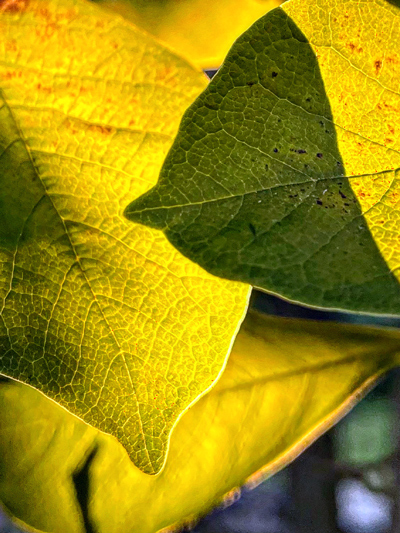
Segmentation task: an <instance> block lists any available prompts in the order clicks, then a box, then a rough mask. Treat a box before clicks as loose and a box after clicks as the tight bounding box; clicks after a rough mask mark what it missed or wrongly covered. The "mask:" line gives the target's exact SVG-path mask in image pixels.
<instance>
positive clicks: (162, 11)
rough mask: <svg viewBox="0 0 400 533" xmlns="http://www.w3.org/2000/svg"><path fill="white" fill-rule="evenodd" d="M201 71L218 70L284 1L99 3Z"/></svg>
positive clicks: (100, 0) (105, 0)
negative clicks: (250, 31) (238, 42)
mask: <svg viewBox="0 0 400 533" xmlns="http://www.w3.org/2000/svg"><path fill="white" fill-rule="evenodd" d="M98 3H99V5H101V6H103V7H106V8H108V9H112V10H113V11H116V12H118V13H120V14H121V15H123V16H124V17H125V18H127V19H128V20H131V21H132V22H134V24H136V25H137V26H139V27H141V28H143V29H145V30H146V31H148V32H150V33H151V34H152V35H154V36H155V37H157V38H158V39H161V40H162V41H163V42H165V43H166V44H168V45H169V46H171V47H172V48H173V49H174V50H176V51H177V52H178V53H179V54H180V55H181V56H183V57H187V58H188V59H190V60H191V61H192V62H193V63H194V64H195V65H198V66H199V67H201V68H211V67H219V66H220V65H221V63H222V61H223V60H224V58H225V56H226V54H227V53H228V50H229V48H230V47H231V46H232V44H233V42H234V41H235V39H236V38H237V37H239V35H241V34H242V33H243V32H244V31H245V30H247V28H248V27H249V26H250V25H251V24H253V22H255V21H256V20H257V19H258V18H260V17H261V16H262V15H265V13H267V11H269V10H270V9H273V8H274V7H277V6H278V5H279V4H280V3H281V0H219V1H218V2H209V1H207V0H163V1H160V0H98Z"/></svg>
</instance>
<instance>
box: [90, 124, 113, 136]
mask: <svg viewBox="0 0 400 533" xmlns="http://www.w3.org/2000/svg"><path fill="white" fill-rule="evenodd" d="M88 130H89V131H94V132H96V133H102V134H103V135H110V134H111V133H114V131H115V128H113V127H111V126H99V125H98V124H90V125H89V126H88Z"/></svg>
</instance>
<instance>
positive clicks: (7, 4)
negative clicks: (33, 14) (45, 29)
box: [0, 0, 29, 14]
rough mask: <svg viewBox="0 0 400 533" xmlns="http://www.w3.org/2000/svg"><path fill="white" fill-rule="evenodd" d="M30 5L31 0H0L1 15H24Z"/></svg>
mask: <svg viewBox="0 0 400 533" xmlns="http://www.w3.org/2000/svg"><path fill="white" fill-rule="evenodd" d="M28 5H29V0H0V13H11V14H17V13H23V12H24V11H26V8H27V7H28Z"/></svg>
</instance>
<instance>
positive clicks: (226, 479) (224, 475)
mask: <svg viewBox="0 0 400 533" xmlns="http://www.w3.org/2000/svg"><path fill="white" fill-rule="evenodd" d="M399 348H400V333H399V332H397V331H395V330H384V329H382V330H379V329H374V328H368V327H359V326H343V325H337V324H336V325H335V324H330V323H317V322H312V321H305V320H296V319H282V318H273V317H268V316H263V315H260V314H256V313H254V312H251V313H249V315H248V316H247V318H246V320H245V322H244V324H243V326H242V329H241V331H240V333H239V335H238V337H237V339H236V342H235V345H234V348H233V351H232V354H231V356H230V358H229V361H228V364H227V367H226V369H225V372H224V373H223V375H222V377H221V379H220V380H219V382H218V383H217V385H216V386H215V387H214V388H213V389H212V390H211V391H210V392H209V393H208V394H206V395H205V396H203V397H202V398H201V399H200V400H199V401H198V402H197V403H196V404H195V405H194V406H193V407H192V408H191V409H189V410H188V411H187V412H186V413H185V414H184V416H183V417H182V418H181V419H180V421H179V422H178V424H177V426H176V428H175V429H174V431H173V433H172V437H171V443H170V450H169V454H168V458H167V461H166V465H165V468H164V469H163V470H162V472H161V473H160V474H158V475H157V476H148V475H146V474H144V473H143V472H141V471H140V470H139V469H137V468H136V467H135V466H134V465H133V464H132V463H131V462H130V461H129V458H128V456H127V454H126V452H125V451H124V449H123V448H122V446H121V445H119V444H118V443H117V442H116V441H115V440H114V439H113V438H112V437H109V436H106V435H104V434H102V433H100V432H98V431H96V430H95V429H93V428H91V427H90V426H87V425H86V424H84V423H83V422H81V421H80V420H78V419H77V418H75V417H74V416H72V415H71V414H69V413H68V412H66V411H64V410H63V409H61V408H59V407H58V406H57V405H56V404H55V403H54V402H51V401H50V400H48V399H47V398H45V397H44V396H43V395H41V394H39V393H38V392H37V391H34V390H33V389H31V388H29V387H27V386H25V385H21V384H18V383H16V382H12V381H9V382H7V383H2V384H1V386H0V414H1V418H2V424H1V431H0V474H1V475H0V499H1V501H2V502H3V503H4V505H5V507H6V508H7V509H8V511H9V512H10V514H11V515H13V516H14V517H16V518H17V519H19V520H21V521H23V522H24V523H26V524H29V525H30V526H31V527H35V528H36V529H37V530H39V531H46V532H47V533H65V532H66V531H68V532H69V533H83V532H84V528H83V522H84V521H85V523H86V531H96V532H97V533H120V532H122V531H123V532H124V533H155V532H156V531H158V530H159V529H161V528H164V527H167V526H170V525H171V524H176V523H182V521H183V520H184V519H186V520H190V519H191V518H195V517H197V516H198V515H199V514H202V513H204V512H206V511H207V510H208V509H209V508H210V507H212V506H214V505H215V504H216V503H218V502H219V501H221V499H222V498H223V497H224V495H225V494H226V493H227V492H228V491H231V490H232V489H233V488H234V487H238V486H241V485H242V484H243V483H245V482H246V481H247V482H248V483H249V484H253V485H254V484H256V483H258V482H259V481H261V479H263V478H264V477H266V476H268V475H271V474H272V473H274V472H275V471H276V470H278V469H279V468H281V467H282V466H283V465H285V464H286V463H287V462H288V461H290V460H291V459H293V458H294V457H295V456H296V455H297V454H298V453H300V452H301V451H302V450H303V449H304V447H305V446H307V445H309V444H310V443H311V442H312V441H313V439H315V438H316V437H317V436H318V435H320V434H321V433H322V432H323V431H325V430H326V429H327V428H328V427H329V426H330V425H331V424H333V423H334V422H335V421H337V419H338V418H339V417H341V416H342V415H343V414H344V413H345V412H346V411H347V410H348V409H349V408H350V407H352V405H353V404H354V403H355V402H356V401H357V400H358V399H359V397H360V395H361V394H362V393H363V392H364V391H365V390H366V389H368V387H370V386H371V385H372V383H373V382H374V380H375V379H376V377H377V376H379V375H380V374H381V373H382V372H383V371H384V370H386V369H388V368H390V367H391V366H393V365H394V364H396V363H398V355H397V353H398V351H399ZM85 487H86V489H85ZM75 488H77V491H78V492H76V490H75ZM77 494H78V496H79V500H78V498H77ZM79 502H80V503H79ZM88 524H89V525H90V528H91V529H90V528H89V527H87V525H88Z"/></svg>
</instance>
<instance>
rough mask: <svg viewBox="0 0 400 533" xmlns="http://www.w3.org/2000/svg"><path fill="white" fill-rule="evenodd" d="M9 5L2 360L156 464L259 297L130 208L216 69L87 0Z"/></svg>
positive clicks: (2, 103)
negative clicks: (128, 213)
mask: <svg viewBox="0 0 400 533" xmlns="http://www.w3.org/2000/svg"><path fill="white" fill-rule="evenodd" d="M0 10H1V16H0V153H1V157H0V175H1V176H2V178H1V181H0V265H1V268H0V314H1V320H0V371H1V372H2V373H4V374H5V375H7V376H10V377H13V378H16V379H18V380H20V381H23V382H25V383H28V384H30V385H32V386H34V387H36V388H37V389H39V390H40V391H42V392H44V393H45V394H46V395H48V396H49V397H50V398H52V399H53V400H55V401H56V402H58V403H60V404H61V405H62V406H63V407H65V408H67V409H68V410H70V411H71V412H72V413H74V414H75V415H77V416H79V417H80V418H82V419H83V420H84V421H85V422H87V423H90V424H92V425H94V426H95V427H97V428H98V429H101V430H102V431H105V432H107V433H111V434H112V435H114V436H115V437H117V438H118V439H119V440H120V441H121V443H122V444H123V445H124V446H125V447H126V449H127V451H128V453H129V455H130V457H131V459H132V460H133V461H134V462H135V464H136V465H137V466H139V467H140V468H141V469H143V470H144V471H145V472H148V473H155V472H157V471H159V470H160V468H161V467H162V465H163V463H164V460H165V456H166V453H167V448H168V440H169V435H170V432H171V430H172V427H173V426H174V424H175V423H176V421H177V419H178V418H179V416H181V414H182V412H183V411H184V410H185V409H187V408H188V406H189V405H191V404H192V403H193V402H194V401H195V400H196V399H197V398H199V396H200V395H201V394H203V393H204V392H205V391H206V390H207V389H208V388H210V386H212V384H213V382H215V380H216V379H218V376H219V374H220V372H221V371H222V369H223V367H224V365H225V359H226V356H227V353H228V352H229V350H230V346H231V343H232V337H233V336H234V335H235V333H236V330H237V328H238V323H239V322H240V321H241V318H242V316H243V313H244V310H245V307H246V302H247V294H248V287H246V286H245V285H242V284H232V283H227V282H225V281H222V280H218V279H216V278H214V277H212V276H210V275H209V274H207V273H205V272H204V271H203V270H202V269H201V268H199V267H197V265H194V264H192V263H191V262H190V261H188V260H186V259H185V258H183V257H182V256H181V255H180V254H179V253H177V252H176V250H174V248H173V247H172V246H171V245H170V244H169V243H168V242H167V240H166V239H165V238H164V237H163V236H162V235H160V234H159V233H156V232H155V231H152V230H148V229H146V228H143V227H140V226H138V225H136V224H134V225H133V224H130V223H128V221H126V219H125V218H124V217H123V209H124V207H125V206H126V205H127V199H128V198H129V199H130V198H132V196H138V195H140V194H142V193H143V192H145V191H146V190H147V189H148V188H149V187H151V185H152V184H154V183H155V181H156V176H157V174H158V172H159V169H160V167H161V164H162V161H163V159H164V157H165V154H166V151H167V150H168V148H169V147H170V145H171V143H172V139H173V137H174V135H175V133H176V131H177V128H178V123H179V119H180V117H181V115H182V113H183V111H184V109H185V108H186V107H187V106H188V105H189V103H190V102H191V101H193V99H194V97H195V96H196V95H197V94H198V93H199V91H200V90H201V89H202V88H203V87H204V85H205V82H204V80H203V75H202V74H200V73H198V72H196V71H195V70H193V69H192V68H191V67H190V66H189V65H188V64H186V62H185V61H183V60H181V59H179V58H178V57H176V56H175V55H173V54H171V52H170V51H168V50H167V49H165V48H163V47H162V46H160V45H158V44H157V43H156V42H154V40H153V39H152V38H150V37H148V36H146V35H144V34H142V33H141V32H139V31H138V30H137V29H135V28H133V27H132V26H131V25H130V24H128V23H126V22H124V21H123V20H122V19H121V18H120V17H118V16H115V15H110V14H107V13H105V12H104V11H103V10H101V9H100V8H98V7H96V6H94V5H91V4H90V3H87V2H83V1H79V0H77V1H72V0H57V2H55V1H54V2H50V1H40V0H39V1H34V0H31V1H29V2H28V1H24V0H3V1H2V2H1V0H0ZM71 424H72V422H71Z"/></svg>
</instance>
